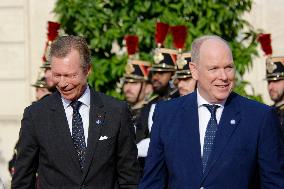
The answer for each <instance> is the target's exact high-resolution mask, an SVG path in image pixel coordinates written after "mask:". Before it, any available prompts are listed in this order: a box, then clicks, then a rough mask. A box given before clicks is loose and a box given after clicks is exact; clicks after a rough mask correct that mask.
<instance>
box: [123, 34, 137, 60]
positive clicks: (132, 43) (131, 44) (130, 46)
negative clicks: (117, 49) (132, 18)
mask: <svg viewBox="0 0 284 189" xmlns="http://www.w3.org/2000/svg"><path fill="white" fill-rule="evenodd" d="M124 39H125V41H126V48H127V52H128V55H133V54H135V53H136V51H137V50H138V40H139V39H138V36H136V35H126V36H125V37H124Z"/></svg>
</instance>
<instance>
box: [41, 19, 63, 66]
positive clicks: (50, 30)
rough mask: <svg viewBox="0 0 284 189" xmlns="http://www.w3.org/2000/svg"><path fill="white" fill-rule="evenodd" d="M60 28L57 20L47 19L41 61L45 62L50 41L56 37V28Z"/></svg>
mask: <svg viewBox="0 0 284 189" xmlns="http://www.w3.org/2000/svg"><path fill="white" fill-rule="evenodd" d="M59 28H60V24H59V23H57V22H51V21H48V23H47V41H46V43H45V47H44V53H43V56H42V61H43V62H47V56H48V53H49V52H48V51H49V48H50V44H51V42H53V41H54V40H55V39H56V38H57V37H58V30H59Z"/></svg>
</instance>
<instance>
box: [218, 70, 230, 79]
mask: <svg viewBox="0 0 284 189" xmlns="http://www.w3.org/2000/svg"><path fill="white" fill-rule="evenodd" d="M219 77H220V79H222V80H223V81H226V80H228V76H227V73H226V71H225V69H220V72H219Z"/></svg>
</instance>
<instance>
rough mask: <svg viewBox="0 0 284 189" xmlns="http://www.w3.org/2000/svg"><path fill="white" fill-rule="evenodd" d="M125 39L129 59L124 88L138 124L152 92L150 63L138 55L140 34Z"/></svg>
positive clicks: (124, 76)
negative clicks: (141, 112) (149, 76)
mask: <svg viewBox="0 0 284 189" xmlns="http://www.w3.org/2000/svg"><path fill="white" fill-rule="evenodd" d="M124 40H125V41H126V47H127V52H128V61H127V64H126V66H125V73H124V75H123V78H122V90H123V94H124V96H125V100H126V101H127V102H128V104H129V105H130V108H131V111H132V115H133V120H134V123H135V125H136V122H137V119H138V117H139V115H140V111H141V109H142V108H143V107H144V105H146V104H147V103H148V100H149V96H150V95H151V92H152V85H151V84H150V83H149V78H148V75H149V68H150V63H149V62H147V61H143V60H140V59H139V57H138V53H137V49H138V36H136V35H127V36H125V39H124Z"/></svg>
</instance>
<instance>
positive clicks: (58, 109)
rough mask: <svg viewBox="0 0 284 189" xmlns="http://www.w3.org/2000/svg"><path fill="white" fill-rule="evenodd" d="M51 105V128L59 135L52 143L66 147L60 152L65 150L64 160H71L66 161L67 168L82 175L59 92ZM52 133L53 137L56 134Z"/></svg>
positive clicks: (63, 152) (54, 96)
mask: <svg viewBox="0 0 284 189" xmlns="http://www.w3.org/2000/svg"><path fill="white" fill-rule="evenodd" d="M51 104H52V106H51V120H52V125H51V127H50V130H53V129H55V131H56V132H55V133H56V135H57V137H56V138H54V139H52V140H51V142H53V140H56V141H58V142H57V144H56V145H58V144H61V145H63V146H64V148H60V150H62V149H63V151H62V152H61V153H60V154H61V155H63V157H64V158H67V159H70V161H65V162H68V165H65V166H66V167H67V168H68V169H69V170H70V171H72V172H76V173H80V170H81V169H80V164H79V161H78V157H77V153H76V151H75V148H74V145H73V140H72V137H71V134H70V130H69V126H68V122H67V119H66V114H65V110H64V108H63V104H62V101H61V97H60V94H59V92H56V93H55V94H54V95H53V102H52V103H51ZM51 132H52V133H51V134H52V135H53V134H54V132H53V131H51ZM60 154H59V156H60ZM70 162H72V163H70ZM71 168H72V169H71ZM74 170H77V171H74ZM76 173H73V174H76Z"/></svg>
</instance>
